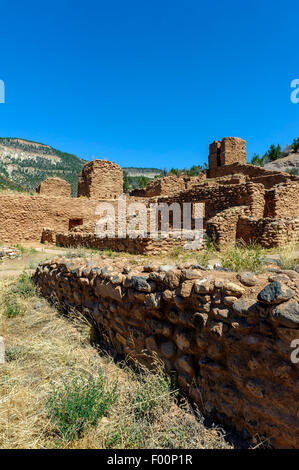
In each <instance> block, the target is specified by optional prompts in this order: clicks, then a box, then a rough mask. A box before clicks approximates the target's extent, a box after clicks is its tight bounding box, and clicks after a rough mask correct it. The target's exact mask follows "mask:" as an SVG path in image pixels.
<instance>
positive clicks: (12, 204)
mask: <svg viewBox="0 0 299 470" xmlns="http://www.w3.org/2000/svg"><path fill="white" fill-rule="evenodd" d="M298 188H299V178H298V177H297V176H292V175H289V174H288V173H283V172H279V171H271V170H266V169H264V168H262V167H258V166H254V165H248V164H247V163H246V142H245V141H244V140H242V139H240V138H237V137H225V138H224V139H222V141H221V142H220V141H215V142H213V143H212V144H211V145H210V153H209V168H208V169H207V170H204V171H202V172H201V173H200V175H198V176H195V177H189V176H187V175H182V176H180V177H177V176H173V175H172V176H166V177H165V178H160V179H157V180H154V181H152V182H150V183H149V184H148V185H147V187H146V188H145V189H144V190H140V191H133V192H132V193H131V195H127V204H130V203H131V202H134V201H140V202H143V203H144V204H146V206H147V207H150V204H151V203H158V204H159V203H161V202H167V203H168V204H169V205H170V204H172V203H174V202H176V203H178V204H179V205H180V206H181V208H182V207H183V205H184V203H186V202H202V203H204V204H205V213H204V230H205V232H206V235H207V236H208V237H209V238H210V239H211V240H212V241H213V242H214V244H215V245H216V246H218V247H219V248H221V247H223V246H227V245H230V244H233V243H235V241H236V240H243V241H244V242H246V243H249V242H254V243H258V244H261V245H262V246H265V247H271V246H279V245H282V244H285V243H290V242H297V241H298V227H299V222H298V218H299V205H298V203H297V195H298ZM122 192H123V178H122V170H121V168H120V167H119V166H118V165H116V164H115V163H112V162H109V161H107V160H94V161H91V162H88V163H87V164H86V165H85V166H84V168H83V170H82V172H81V174H80V175H79V179H78V197H77V198H70V190H69V185H68V183H67V182H65V181H63V180H61V179H59V178H49V179H47V180H45V181H44V182H42V183H41V184H40V185H39V187H38V188H37V195H36V196H30V195H23V194H19V195H15V194H13V195H8V194H0V201H1V209H0V210H1V216H2V220H5V224H2V225H1V226H0V239H1V240H3V241H4V242H26V241H28V242H32V241H36V242H39V241H41V240H43V241H48V242H51V243H55V242H57V243H60V244H65V245H69V246H76V245H79V244H84V245H90V246H93V247H95V248H111V249H115V250H122V251H126V250H127V251H130V252H134V253H136V252H141V253H142V252H148V251H150V252H156V251H157V250H158V251H159V250H168V249H169V248H170V247H171V246H173V245H176V244H178V243H180V242H179V241H178V240H174V239H169V240H163V241H157V240H153V239H151V238H150V237H148V238H146V237H145V238H144V239H143V240H140V239H138V240H132V239H127V238H123V239H121V240H120V239H118V238H116V239H115V240H113V239H101V240H99V239H98V238H97V237H96V236H95V224H96V221H97V216H96V207H97V205H98V204H99V202H101V201H109V202H110V203H111V204H112V205H113V207H114V208H115V213H116V217H117V215H118V213H117V212H118V200H117V198H118V196H120V195H121V194H122ZM58 198H59V201H58V200H57V199H58ZM194 222H195V220H194V218H193V220H192V224H193V225H194ZM181 243H182V242H181Z"/></svg>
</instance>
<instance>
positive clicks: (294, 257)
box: [277, 244, 299, 269]
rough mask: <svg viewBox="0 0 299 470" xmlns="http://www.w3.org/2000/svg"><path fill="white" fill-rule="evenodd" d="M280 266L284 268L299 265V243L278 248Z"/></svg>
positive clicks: (292, 267)
mask: <svg viewBox="0 0 299 470" xmlns="http://www.w3.org/2000/svg"><path fill="white" fill-rule="evenodd" d="M277 253H278V254H279V266H280V267H281V268H282V269H294V268H295V267H296V266H299V245H298V244H290V245H287V246H284V247H280V248H279V249H277Z"/></svg>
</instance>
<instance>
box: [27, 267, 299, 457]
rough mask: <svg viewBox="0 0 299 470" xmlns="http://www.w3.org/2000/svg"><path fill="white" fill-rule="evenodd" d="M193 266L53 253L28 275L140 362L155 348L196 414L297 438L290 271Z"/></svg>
mask: <svg viewBox="0 0 299 470" xmlns="http://www.w3.org/2000/svg"><path fill="white" fill-rule="evenodd" d="M198 268H199V267H198V266H196V265H193V266H192V265H191V264H188V265H184V266H181V267H180V268H177V267H174V266H161V267H157V266H156V267H155V266H144V267H137V266H136V265H133V264H132V265H130V262H129V261H128V260H121V259H118V260H98V262H96V261H89V260H82V259H72V260H67V259H65V258H60V259H59V258H56V259H54V260H52V261H49V262H46V263H44V264H42V265H40V266H39V267H38V268H37V270H36V273H35V275H34V279H35V282H36V283H37V284H38V286H39V287H40V289H41V292H42V293H43V294H44V295H45V296H48V297H50V298H51V299H52V300H53V301H55V302H58V305H59V306H60V307H61V308H62V309H63V310H64V311H65V312H68V311H71V310H72V309H73V308H75V309H77V310H79V311H80V312H82V313H83V314H88V315H90V316H91V317H92V318H93V320H94V322H95V324H96V325H97V326H98V328H99V331H101V332H102V333H103V334H104V337H108V338H109V341H110V344H112V345H113V347H114V349H115V350H116V351H118V352H120V353H124V354H126V355H128V356H133V357H135V358H137V359H138V360H140V361H141V362H144V361H145V362H147V360H146V357H145V355H144V353H145V352H146V353H150V354H152V353H153V352H155V353H156V354H157V355H158V357H159V358H161V360H162V361H163V362H164V364H165V368H166V370H167V371H168V372H169V373H171V374H173V375H174V377H175V378H176V380H177V383H178V385H179V387H180V388H181V389H182V390H184V391H185V392H186V393H187V394H189V396H190V397H191V398H192V399H193V400H195V402H196V403H197V404H198V406H199V407H200V409H201V410H202V411H203V412H204V413H205V414H209V415H211V416H212V417H214V418H216V419H217V420H220V421H222V422H225V423H226V424H227V425H230V426H232V427H234V428H236V429H237V430H238V431H240V432H242V433H243V435H244V436H245V437H246V436H247V437H249V436H251V438H252V440H253V441H254V442H255V443H261V442H265V443H266V444H270V445H272V446H274V447H276V448H298V447H299V408H298V403H299V401H298V400H299V389H298V384H299V368H298V367H299V366H298V364H296V363H294V362H292V360H291V354H292V352H293V351H294V349H293V348H292V347H291V342H292V340H294V339H298V338H299V305H298V299H299V275H298V273H296V272H295V271H285V272H271V273H267V274H264V275H260V276H259V277H258V278H257V277H256V276H254V275H252V274H247V275H245V274H243V275H240V276H238V275H236V274H235V273H226V272H217V271H202V270H200V269H198ZM277 271H279V269H278V268H277ZM269 282H270V284H269ZM297 356H298V354H297Z"/></svg>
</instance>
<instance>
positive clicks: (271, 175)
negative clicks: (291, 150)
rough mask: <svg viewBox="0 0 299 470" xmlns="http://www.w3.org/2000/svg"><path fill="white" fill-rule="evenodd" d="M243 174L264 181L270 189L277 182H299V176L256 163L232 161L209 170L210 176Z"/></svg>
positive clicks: (257, 180) (219, 176)
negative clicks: (266, 167) (247, 163)
mask: <svg viewBox="0 0 299 470" xmlns="http://www.w3.org/2000/svg"><path fill="white" fill-rule="evenodd" d="M235 174H238V175H239V174H243V175H245V176H248V177H249V178H250V181H251V182H253V183H262V184H263V185H264V187H265V188H266V189H270V188H272V187H273V186H275V185H276V184H279V183H285V182H287V181H297V182H299V177H298V176H294V175H289V174H288V173H283V172H281V171H272V170H266V169H265V168H263V167H260V166H256V165H246V164H242V163H232V164H228V165H225V166H221V167H212V168H209V170H208V175H207V176H208V178H222V177H225V176H230V175H235Z"/></svg>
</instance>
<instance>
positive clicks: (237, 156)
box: [208, 137, 247, 178]
mask: <svg viewBox="0 0 299 470" xmlns="http://www.w3.org/2000/svg"><path fill="white" fill-rule="evenodd" d="M234 163H238V164H241V165H242V164H243V165H246V163H247V152H246V141H245V140H243V139H240V138H239V137H224V138H223V139H222V141H221V142H220V141H217V140H215V141H214V142H212V143H211V144H210V147H209V172H208V175H209V178H214V177H215V176H216V173H217V170H218V169H219V168H221V167H223V166H225V165H231V164H234Z"/></svg>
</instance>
